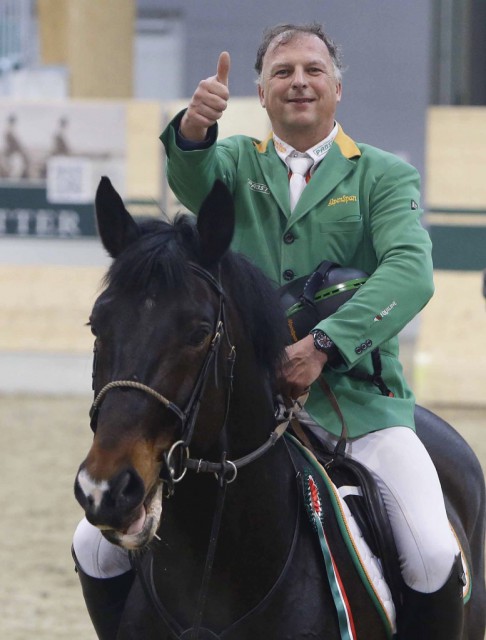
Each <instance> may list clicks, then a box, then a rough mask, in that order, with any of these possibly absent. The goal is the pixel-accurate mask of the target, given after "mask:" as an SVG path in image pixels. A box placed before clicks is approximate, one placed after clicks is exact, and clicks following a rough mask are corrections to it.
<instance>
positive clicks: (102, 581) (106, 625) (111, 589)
mask: <svg viewBox="0 0 486 640" xmlns="http://www.w3.org/2000/svg"><path fill="white" fill-rule="evenodd" d="M73 558H74V562H75V565H76V573H77V574H78V576H79V581H80V582H81V588H82V590H83V596H84V601H85V602H86V607H87V609H88V613H89V616H90V618H91V622H92V623H93V626H94V628H95V631H96V634H97V636H98V638H99V640H116V637H117V634H118V628H119V626H120V621H121V617H122V614H123V609H124V608H125V602H126V599H127V596H128V593H129V591H130V589H131V587H132V584H133V579H134V575H135V573H134V571H127V572H126V573H122V574H121V575H119V576H115V577H114V578H92V577H91V576H88V575H87V574H86V573H84V571H83V570H82V569H81V567H80V566H79V563H78V561H77V559H76V556H75V555H74V550H73Z"/></svg>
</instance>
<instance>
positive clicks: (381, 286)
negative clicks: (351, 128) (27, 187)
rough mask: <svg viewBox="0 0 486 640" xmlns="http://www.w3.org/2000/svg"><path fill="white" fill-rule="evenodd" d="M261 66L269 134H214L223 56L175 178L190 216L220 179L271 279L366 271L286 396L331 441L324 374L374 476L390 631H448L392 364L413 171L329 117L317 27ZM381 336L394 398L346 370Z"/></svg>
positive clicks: (425, 502)
mask: <svg viewBox="0 0 486 640" xmlns="http://www.w3.org/2000/svg"><path fill="white" fill-rule="evenodd" d="M255 66H256V70H257V72H258V74H259V78H258V95H259V98H260V102H261V105H262V107H263V108H264V109H266V111H267V113H268V116H269V119H270V122H271V125H272V129H273V131H272V133H271V135H270V136H269V137H268V138H267V140H265V141H263V142H260V141H258V140H254V139H251V138H248V137H246V136H234V137H232V138H228V139H226V140H222V141H218V140H217V121H218V120H219V119H220V118H221V117H222V116H223V114H224V111H225V109H226V106H227V102H228V100H229V89H228V79H229V72H230V58H229V54H228V53H226V52H223V53H222V54H221V55H220V57H219V60H218V64H217V72H216V75H214V76H212V77H210V78H207V79H205V80H203V81H201V82H200V84H199V86H198V87H197V89H196V91H195V93H194V95H193V97H192V99H191V101H190V103H189V106H188V108H187V110H185V111H183V112H182V113H181V114H179V115H178V116H177V117H176V118H175V119H174V120H173V121H172V122H171V123H170V124H169V126H168V127H167V129H166V130H165V131H164V133H163V134H162V136H161V139H162V141H163V143H164V145H165V148H166V151H167V160H168V177H169V182H170V185H171V187H172V189H173V190H174V192H175V193H176V195H177V196H178V198H179V199H180V201H181V202H182V203H183V204H184V205H185V206H187V207H188V208H189V209H190V210H192V211H197V210H198V208H199V205H200V204H201V202H202V200H203V199H204V197H205V196H206V195H207V194H208V193H209V191H210V189H211V187H212V185H213V183H214V180H215V179H216V178H219V179H221V180H223V181H224V182H225V183H226V185H227V186H228V187H229V189H230V191H231V192H232V193H233V196H234V199H235V210H236V230H235V236H234V240H233V248H234V249H235V250H238V251H241V252H243V253H245V254H246V255H247V256H248V257H249V258H250V259H251V260H253V262H255V263H256V264H257V265H258V266H259V267H261V269H262V270H263V271H264V272H265V273H266V274H267V276H268V277H269V278H270V279H271V280H273V281H274V283H275V285H276V286H279V285H282V284H284V283H286V282H288V281H290V280H292V279H294V278H297V277H302V276H305V275H307V274H310V273H311V272H312V271H313V270H314V269H315V268H316V266H317V265H318V264H319V263H320V262H321V261H322V260H324V259H327V260H331V261H333V262H336V263H339V264H341V265H342V266H352V267H355V268H357V269H361V270H363V271H365V272H367V273H369V274H371V275H370V278H369V279H368V280H367V282H366V283H365V284H364V285H363V286H362V287H361V288H360V289H359V291H358V292H357V293H356V294H355V295H354V296H353V298H352V299H351V300H350V301H348V303H346V304H345V305H343V306H342V307H341V308H340V309H339V310H338V311H337V312H336V313H335V314H334V315H333V316H331V317H329V318H327V319H326V320H323V321H321V322H320V323H319V324H318V325H316V327H315V328H314V330H313V331H312V332H311V333H310V334H309V335H308V336H306V337H304V338H303V339H302V340H300V341H298V342H297V343H295V344H294V345H292V346H291V347H289V348H288V354H287V355H288V358H287V362H286V364H285V368H284V371H283V373H282V380H281V391H282V393H283V394H284V395H286V396H289V397H292V398H295V397H298V396H299V395H300V394H301V393H302V392H303V390H304V389H306V388H307V387H309V386H311V393H310V397H309V400H308V403H307V404H306V411H307V412H308V414H306V419H307V420H308V421H309V422H311V424H312V427H311V428H312V429H313V432H314V433H318V434H319V437H320V438H321V439H322V440H323V441H324V442H326V443H327V444H329V445H331V446H332V445H333V444H335V443H336V441H337V438H338V436H339V434H340V429H341V425H340V421H339V418H338V416H337V414H336V412H335V411H334V410H333V408H332V407H331V405H330V401H329V399H328V398H327V397H326V395H325V394H324V393H323V392H322V391H321V389H320V387H319V385H318V384H314V383H315V381H316V379H317V378H318V376H319V375H320V374H321V372H322V373H323V376H324V377H325V379H326V381H327V383H328V384H329V386H330V387H331V389H332V390H333V392H334V394H335V396H336V398H337V400H338V402H339V405H340V408H341V411H342V412H343V414H344V415H345V418H346V422H347V426H348V430H349V435H350V441H349V443H348V447H347V454H348V455H349V456H350V457H352V458H355V459H357V460H358V461H359V462H361V463H362V464H364V465H365V466H366V467H367V468H368V469H369V470H370V471H371V472H372V473H373V475H374V476H375V478H376V481H377V483H378V486H379V488H380V491H381V492H382V495H383V498H384V501H385V504H386V507H387V510H388V515H389V518H390V522H391V526H392V529H393V532H394V536H395V540H396V545H397V549H398V552H399V558H400V563H401V569H402V574H403V578H404V581H405V583H406V585H407V593H406V599H407V607H408V612H409V615H408V616H407V617H406V620H405V623H404V627H403V628H402V629H400V630H399V633H400V637H401V638H407V639H409V638H410V639H412V638H413V640H418V639H419V638H427V640H435V639H437V640H438V639H440V640H456V639H458V638H460V635H461V627H462V599H461V585H460V582H459V567H458V559H457V557H456V556H457V554H458V549H457V545H456V542H455V540H454V538H453V536H452V534H451V531H450V528H449V525H448V520H447V516H446V513H445V507H444V501H443V497H442V493H441V487H440V484H439V480H438V477H437V473H436V471H435V468H434V466H433V464H432V461H431V460H430V458H429V456H428V454H427V452H426V451H425V449H424V447H423V446H422V444H421V443H420V441H419V439H418V437H417V436H416V434H415V432H414V422H413V413H414V398H413V394H412V392H411V391H410V389H409V387H408V385H407V383H406V381H405V379H404V377H403V373H402V368H401V365H400V363H399V360H398V339H397V334H398V332H399V331H400V330H401V329H402V328H403V327H404V326H405V325H406V324H407V323H408V322H409V321H410V320H411V319H412V318H413V317H414V316H415V315H416V314H417V313H418V312H419V311H420V310H421V308H422V307H423V306H424V305H425V304H426V303H427V301H428V299H429V298H430V296H431V295H432V293H433V284H432V263H431V256H430V250H431V246H430V240H429V237H428V235H427V233H426V231H425V230H424V229H423V228H422V226H421V224H420V221H419V217H420V214H421V209H420V206H419V197H420V194H419V177H418V174H417V172H416V171H415V169H413V168H412V167H410V166H409V165H407V164H406V163H404V162H403V161H401V160H400V159H399V158H397V157H395V156H392V155H391V154H388V153H385V152H383V151H380V150H378V149H375V148H373V147H370V146H368V145H363V144H356V143H355V142H354V141H353V140H352V139H351V138H349V137H348V136H347V135H346V134H345V133H344V132H343V130H342V129H341V127H340V126H339V125H338V124H337V123H336V121H335V112H336V108H337V105H338V103H339V102H340V100H341V96H342V85H341V70H340V67H341V64H340V59H339V55H338V50H337V48H336V46H335V44H334V43H333V42H332V40H331V39H330V38H329V37H328V36H327V35H326V34H325V33H324V32H323V30H322V28H321V27H320V26H318V25H304V26H295V25H280V26H278V27H276V28H274V29H271V30H269V31H267V32H266V34H265V35H264V39H263V42H262V45H261V46H260V49H259V51H258V54H257V61H256V65H255ZM298 165H303V167H304V168H302V166H298ZM377 346H379V347H380V350H381V354H382V363H383V372H382V377H383V379H384V381H385V383H386V385H387V387H388V389H390V390H391V392H392V394H393V397H391V396H390V395H384V394H382V393H381V392H380V390H379V389H378V388H377V387H376V386H374V385H373V384H371V383H368V382H366V381H362V380H358V379H356V378H354V377H351V376H347V375H345V373H346V372H347V371H349V370H350V369H351V368H353V367H356V366H358V367H359V368H360V370H361V371H363V372H367V373H370V374H371V373H372V372H373V364H372V360H371V356H370V353H371V351H372V350H373V349H374V348H375V347H377ZM74 546H75V548H76V541H75V545H74ZM79 546H80V547H81V546H82V545H81V544H79ZM85 547H86V544H85ZM78 559H79V557H78ZM80 564H81V566H83V563H82V562H81V563H80ZM117 571H119V570H118V569H117ZM91 575H93V573H92V574H91ZM112 575H117V574H116V573H113V574H112Z"/></svg>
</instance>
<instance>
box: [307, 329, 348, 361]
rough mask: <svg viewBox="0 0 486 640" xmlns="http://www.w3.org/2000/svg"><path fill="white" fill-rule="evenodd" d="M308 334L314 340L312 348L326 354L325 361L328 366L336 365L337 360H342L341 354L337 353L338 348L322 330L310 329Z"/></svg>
mask: <svg viewBox="0 0 486 640" xmlns="http://www.w3.org/2000/svg"><path fill="white" fill-rule="evenodd" d="M310 334H311V335H312V337H313V338H314V347H315V348H316V349H317V350H318V351H322V352H323V353H325V354H327V360H328V362H329V363H330V364H334V363H336V362H337V361H338V360H342V358H341V354H340V353H339V351H338V348H337V347H336V345H335V344H334V342H333V341H332V340H331V338H330V337H329V336H328V335H327V333H325V332H324V331H322V329H312V331H310Z"/></svg>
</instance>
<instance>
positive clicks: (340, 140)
mask: <svg viewBox="0 0 486 640" xmlns="http://www.w3.org/2000/svg"><path fill="white" fill-rule="evenodd" d="M334 142H335V144H337V146H338V147H339V149H340V150H341V153H342V154H343V156H344V157H345V158H356V156H360V155H361V151H360V150H359V148H358V146H357V144H356V142H355V141H354V140H353V139H352V138H350V137H349V136H348V135H346V134H345V133H344V131H343V130H342V128H341V125H340V124H338V132H337V135H336V137H335V138H334Z"/></svg>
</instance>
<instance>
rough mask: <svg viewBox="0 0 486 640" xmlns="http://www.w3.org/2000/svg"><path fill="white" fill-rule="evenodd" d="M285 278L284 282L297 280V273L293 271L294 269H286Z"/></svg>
mask: <svg viewBox="0 0 486 640" xmlns="http://www.w3.org/2000/svg"><path fill="white" fill-rule="evenodd" d="M283 277H284V280H293V279H294V278H295V273H294V272H293V271H292V269H285V271H284V272H283Z"/></svg>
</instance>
